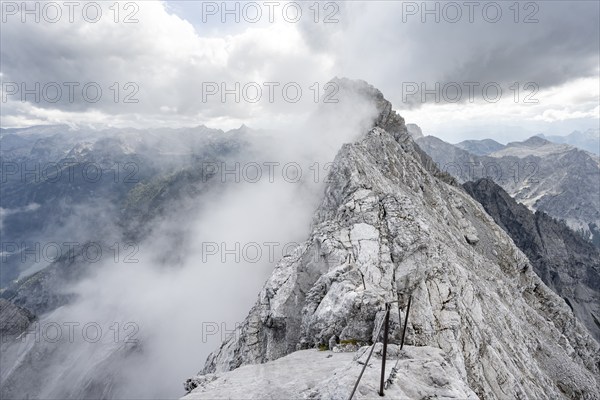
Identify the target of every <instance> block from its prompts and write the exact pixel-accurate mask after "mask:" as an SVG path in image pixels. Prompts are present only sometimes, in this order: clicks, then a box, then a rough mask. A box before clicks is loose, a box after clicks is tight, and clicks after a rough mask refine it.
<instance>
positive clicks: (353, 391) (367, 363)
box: [348, 307, 389, 400]
mask: <svg viewBox="0 0 600 400" xmlns="http://www.w3.org/2000/svg"><path fill="white" fill-rule="evenodd" d="M388 313H389V309H388V308H387V307H386V314H388ZM383 322H384V321H383V320H382V321H381V324H380V325H379V329H377V334H376V335H375V343H373V345H372V346H371V351H370V352H369V356H368V357H367V361H365V365H364V366H363V368H362V370H361V371H360V375H359V376H358V379H357V380H356V383H355V384H354V388H353V389H352V393H350V397H348V400H352V398H353V397H354V393H355V392H356V389H357V388H358V384H359V383H360V379H361V378H362V376H363V374H364V373H365V369H366V368H367V365H369V360H370V359H371V356H372V355H373V350H375V344H376V343H377V338H378V337H379V333H380V332H381V328H382V327H383Z"/></svg>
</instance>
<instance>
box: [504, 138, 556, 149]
mask: <svg viewBox="0 0 600 400" xmlns="http://www.w3.org/2000/svg"><path fill="white" fill-rule="evenodd" d="M548 144H552V142H550V141H549V140H546V139H544V138H542V137H539V136H532V137H530V138H529V139H527V140H524V141H522V142H510V143H508V144H507V145H506V146H507V147H523V146H525V147H534V148H535V147H541V146H545V145H548Z"/></svg>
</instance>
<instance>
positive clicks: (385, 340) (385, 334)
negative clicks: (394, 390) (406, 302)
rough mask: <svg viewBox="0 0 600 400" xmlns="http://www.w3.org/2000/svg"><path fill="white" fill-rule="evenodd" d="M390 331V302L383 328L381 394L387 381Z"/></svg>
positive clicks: (386, 307) (386, 308) (381, 394)
mask: <svg viewBox="0 0 600 400" xmlns="http://www.w3.org/2000/svg"><path fill="white" fill-rule="evenodd" d="M389 331H390V303H386V304H385V328H384V329H383V354H382V359H381V381H380V383H379V395H380V396H384V394H383V385H384V383H385V357H386V354H387V344H388V333H389Z"/></svg>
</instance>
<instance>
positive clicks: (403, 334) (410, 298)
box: [400, 294, 412, 350]
mask: <svg viewBox="0 0 600 400" xmlns="http://www.w3.org/2000/svg"><path fill="white" fill-rule="evenodd" d="M411 300H412V294H411V295H410V297H409V298H408V305H407V306H406V315H405V316H404V328H403V329H402V341H401V342H400V350H402V348H403V347H404V336H405V335H406V326H407V325H408V313H409V312H410V301H411Z"/></svg>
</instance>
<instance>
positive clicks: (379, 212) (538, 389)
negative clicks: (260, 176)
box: [191, 99, 600, 399]
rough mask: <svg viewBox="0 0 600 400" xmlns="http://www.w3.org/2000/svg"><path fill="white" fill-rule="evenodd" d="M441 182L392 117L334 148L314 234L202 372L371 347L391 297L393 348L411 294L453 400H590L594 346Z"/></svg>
mask: <svg viewBox="0 0 600 400" xmlns="http://www.w3.org/2000/svg"><path fill="white" fill-rule="evenodd" d="M377 101H378V102H379V103H378V104H382V103H385V102H386V101H385V100H381V99H378V100H377ZM378 109H380V110H381V109H383V110H385V109H386V107H380V106H379V105H378ZM392 113H393V114H392ZM382 118H383V120H385V121H393V122H392V123H385V124H382V123H381V121H382ZM384 128H385V129H384ZM388 130H389V131H388ZM438 176H440V175H439V174H438V172H436V171H435V170H432V167H431V166H429V167H426V166H425V164H424V163H423V155H422V153H421V152H420V150H419V149H418V147H416V146H415V145H414V142H413V141H412V139H411V138H410V136H409V135H408V133H407V131H406V127H405V126H404V121H403V120H402V118H401V117H399V116H398V115H397V114H395V112H394V111H390V112H388V113H387V114H385V115H384V116H383V117H381V116H380V118H379V119H378V120H376V122H375V127H374V128H373V129H371V130H370V131H369V132H368V133H366V134H365V135H364V137H362V138H361V139H360V140H359V141H357V142H356V143H353V144H346V145H344V146H343V147H342V148H341V150H340V151H339V153H338V155H337V157H336V159H335V161H334V164H333V167H332V170H331V172H330V176H329V180H328V185H327V188H326V190H325V194H324V197H323V200H322V203H321V205H320V207H319V209H318V210H317V212H316V215H315V219H314V222H313V229H312V233H311V234H310V237H309V238H308V239H307V240H306V241H305V242H304V243H302V244H301V245H300V246H298V247H297V248H296V249H295V251H294V252H293V253H292V254H291V255H289V256H287V257H285V258H283V259H282V260H281V261H280V262H279V263H278V265H277V266H276V268H275V269H274V271H273V274H272V275H271V277H270V278H269V279H268V281H267V282H266V284H265V286H264V287H263V289H262V290H261V292H260V294H259V298H258V300H257V302H256V304H255V305H254V307H252V309H251V310H250V313H249V315H248V317H247V318H246V320H245V321H244V323H243V324H242V325H241V326H240V327H239V328H238V331H237V332H236V334H235V335H233V336H232V337H230V338H229V340H227V341H226V342H225V343H223V344H222V346H221V347H220V348H219V349H217V350H216V351H215V352H213V353H212V354H211V355H210V356H209V358H208V360H207V362H206V365H205V367H204V369H203V371H202V374H204V375H205V374H216V375H215V376H217V379H220V378H219V377H221V376H225V375H224V373H226V372H227V371H233V370H236V369H238V368H240V367H243V368H263V367H259V366H257V364H262V363H269V362H273V361H275V360H279V359H281V358H282V357H286V356H288V355H291V354H292V353H294V352H296V351H297V350H303V349H310V348H315V347H318V346H325V347H327V346H328V343H329V339H330V338H331V337H332V336H333V335H335V336H337V337H338V338H339V340H340V341H343V340H346V341H351V340H354V341H359V342H367V343H368V342H377V341H380V340H381V338H378V337H375V335H376V330H377V327H378V326H379V324H380V321H381V319H382V318H383V315H384V304H385V302H389V301H397V303H394V305H393V307H392V312H391V318H390V342H391V343H398V341H399V338H400V336H401V329H400V324H399V321H400V320H401V319H400V318H402V320H403V319H404V310H405V308H406V304H407V301H408V298H409V296H411V295H412V304H411V310H410V317H409V320H408V329H407V337H406V342H405V343H406V344H407V345H411V346H416V347H427V348H434V350H431V351H432V352H435V356H434V355H433V354H432V355H431V360H435V359H439V358H440V357H441V358H443V359H444V360H446V363H447V364H448V366H447V368H446V369H444V368H442V367H440V368H441V370H442V371H443V374H442V375H444V376H445V378H444V379H447V380H448V381H451V380H452V379H455V377H456V379H458V380H460V381H461V382H462V383H461V385H462V386H460V385H459V386H460V387H461V388H462V389H460V390H462V393H463V394H465V393H467V392H468V393H469V394H466V395H464V396H462V397H461V396H458V397H459V398H468V397H469V396H471V394H470V393H471V392H472V393H474V395H475V396H477V397H480V398H486V399H506V398H532V399H559V398H564V399H574V398H581V399H595V398H600V387H599V381H598V376H600V371H599V366H600V356H599V351H600V348H599V345H598V343H597V342H596V341H595V340H594V339H593V338H592V337H591V335H590V333H589V332H588V331H587V330H586V328H585V327H584V326H583V325H582V324H581V323H580V322H579V321H578V320H577V319H576V318H575V317H574V316H573V314H572V313H571V310H570V308H569V306H568V305H567V304H566V303H565V301H564V300H563V299H562V298H560V297H559V296H557V295H556V294H555V293H554V292H553V291H552V290H550V289H549V288H548V287H547V286H546V285H545V284H544V283H543V282H542V280H541V279H540V278H539V277H538V276H537V275H536V274H535V272H534V271H533V268H532V266H531V264H530V263H529V261H528V259H527V257H526V256H525V255H524V254H523V253H522V252H521V250H519V248H517V246H515V244H514V242H513V241H512V239H511V238H510V237H509V236H508V234H507V233H506V232H505V231H504V230H503V229H502V228H500V227H499V226H498V225H496V223H495V222H494V220H493V219H492V218H491V217H490V216H489V215H488V214H486V212H485V210H484V209H483V208H482V206H481V205H480V204H479V203H477V202H476V201H475V200H474V199H472V198H471V197H470V196H469V195H468V194H467V193H465V192H464V191H463V190H462V188H460V187H456V186H454V185H451V184H448V183H445V182H444V181H443V179H441V178H438ZM292 356H293V355H292ZM436 357H437V358H436ZM413 364H414V367H415V368H417V364H418V363H417V364H415V363H413ZM252 365H254V367H252ZM311 365H312V364H310V365H306V366H305V367H306V368H311ZM402 365H403V367H402V368H404V370H405V371H408V372H405V373H406V374H412V373H415V372H414V371H412V368H413V366H411V365H412V364H411V363H404V364H402ZM423 365H425V361H423ZM423 365H421V366H420V367H418V368H423ZM440 365H441V364H440ZM244 366H246V367H244ZM432 368H433V367H432ZM436 368H437V367H436ZM377 371H379V370H377ZM450 371H452V372H450ZM325 374H327V372H325ZM453 374H455V375H453ZM417 375H419V374H417ZM207 376H208V375H207ZM227 376H230V375H227ZM329 378H331V379H333V380H334V381H336V380H337V379H335V378H334V377H333V376H329ZM194 379H201V377H199V378H194ZM257 379H260V378H257ZM298 379H302V377H301V376H300V377H299V378H298ZM398 379H401V378H398ZM402 379H403V378H402ZM337 381H339V380H337ZM430 383H431V385H434V386H435V382H430ZM263 384H264V382H263ZM375 384H376V382H372V379H371V381H368V382H366V381H365V383H364V384H361V386H360V387H359V391H360V390H362V392H363V393H367V392H368V393H371V392H369V389H368V387H367V386H364V385H375ZM315 385H316V387H315V388H314V390H316V392H315V393H319V394H325V395H324V398H327V397H328V395H327V394H328V393H334V392H329V391H328V390H330V389H329V388H330V384H329V383H323V382H322V381H319V383H315ZM361 388H362V389H361ZM457 388H458V386H457ZM465 388H467V389H468V390H466V389H465ZM200 390H201V389H196V390H194V391H193V392H192V394H191V395H192V396H194V395H195V394H196V393H197V392H199V391H200ZM215 390H217V389H215ZM332 390H333V389H332ZM457 390H458V389H457ZM210 393H212V394H213V395H214V397H219V395H218V393H219V392H218V391H213V392H210ZM257 393H258V392H257ZM261 393H262V392H261ZM345 393H346V392H345ZM374 394H375V393H371V394H370V395H374ZM434 394H435V393H434ZM438 394H440V393H438ZM405 395H406V396H409V397H411V396H412V395H410V394H405ZM253 396H254V392H253V391H252V389H248V390H247V391H245V396H244V397H253ZM198 398H202V397H198ZM331 398H336V397H335V396H333V395H332V397H331ZM455 398H456V397H455Z"/></svg>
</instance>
